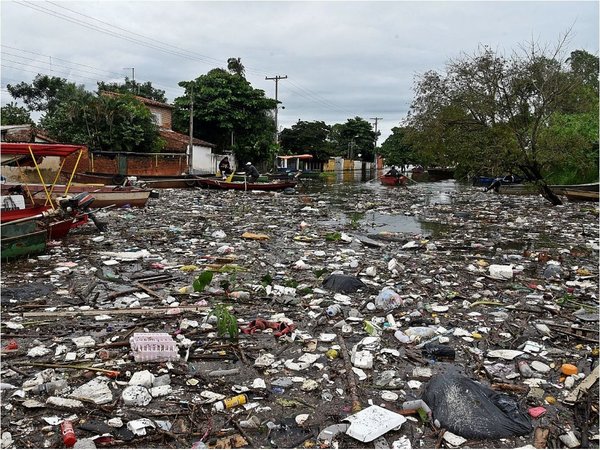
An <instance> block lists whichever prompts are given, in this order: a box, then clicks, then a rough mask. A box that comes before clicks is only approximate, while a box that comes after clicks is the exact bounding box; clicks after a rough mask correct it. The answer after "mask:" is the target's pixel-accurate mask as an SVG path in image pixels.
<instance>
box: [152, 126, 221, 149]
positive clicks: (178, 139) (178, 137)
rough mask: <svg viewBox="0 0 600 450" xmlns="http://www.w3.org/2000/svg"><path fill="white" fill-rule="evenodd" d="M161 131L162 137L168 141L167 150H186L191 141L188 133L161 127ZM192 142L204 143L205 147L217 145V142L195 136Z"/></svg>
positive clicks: (195, 143)
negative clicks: (213, 142) (212, 142)
mask: <svg viewBox="0 0 600 450" xmlns="http://www.w3.org/2000/svg"><path fill="white" fill-rule="evenodd" d="M159 133H160V137H161V138H163V139H164V140H165V141H167V146H166V148H165V150H167V151H181V152H185V151H186V150H187V146H188V144H189V143H190V137H189V136H188V135H186V134H181V133H178V132H176V131H172V130H167V129H165V128H161V130H160V131H159ZM192 143H193V144H194V145H202V146H204V147H216V145H215V144H211V143H210V142H206V141H203V140H202V139H197V138H193V139H192Z"/></svg>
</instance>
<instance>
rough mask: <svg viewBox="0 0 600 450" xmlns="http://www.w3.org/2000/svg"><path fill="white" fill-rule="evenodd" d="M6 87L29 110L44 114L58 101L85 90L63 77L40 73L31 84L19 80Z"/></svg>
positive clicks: (50, 112)
mask: <svg viewBox="0 0 600 450" xmlns="http://www.w3.org/2000/svg"><path fill="white" fill-rule="evenodd" d="M6 88H7V89H8V92H9V93H10V95H11V96H12V97H13V98H15V99H21V100H22V101H23V103H24V104H25V106H26V107H27V108H28V109H29V110H30V111H41V112H44V113H46V114H52V113H53V111H54V110H55V109H56V108H57V107H58V105H59V104H60V103H62V102H64V101H68V100H69V99H70V98H72V97H73V96H76V95H77V93H78V92H81V91H84V90H85V89H84V86H83V85H81V86H77V85H76V84H75V83H71V82H68V81H67V80H66V79H64V78H59V77H50V76H48V75H42V74H37V75H36V77H35V78H34V80H33V82H32V83H31V84H29V83H25V82H21V83H19V84H17V85H11V84H9V85H7V86H6Z"/></svg>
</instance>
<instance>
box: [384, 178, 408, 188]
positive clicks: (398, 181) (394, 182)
mask: <svg viewBox="0 0 600 450" xmlns="http://www.w3.org/2000/svg"><path fill="white" fill-rule="evenodd" d="M379 180H380V181H381V184H383V185H384V186H406V184H407V183H408V178H406V177H405V176H399V177H397V176H394V175H382V176H381V177H379Z"/></svg>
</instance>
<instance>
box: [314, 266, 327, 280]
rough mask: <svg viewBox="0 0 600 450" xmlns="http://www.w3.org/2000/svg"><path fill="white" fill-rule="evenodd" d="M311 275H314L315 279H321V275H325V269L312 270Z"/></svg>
mask: <svg viewBox="0 0 600 450" xmlns="http://www.w3.org/2000/svg"><path fill="white" fill-rule="evenodd" d="M313 273H314V274H315V277H317V278H321V277H322V276H323V274H325V273H327V269H326V268H325V267H323V268H321V269H314V270H313Z"/></svg>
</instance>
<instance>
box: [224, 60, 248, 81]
mask: <svg viewBox="0 0 600 450" xmlns="http://www.w3.org/2000/svg"><path fill="white" fill-rule="evenodd" d="M227 70H229V72H231V73H232V74H234V75H239V76H240V77H242V78H245V74H246V69H245V68H244V65H243V64H242V58H229V59H228V60H227Z"/></svg>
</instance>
